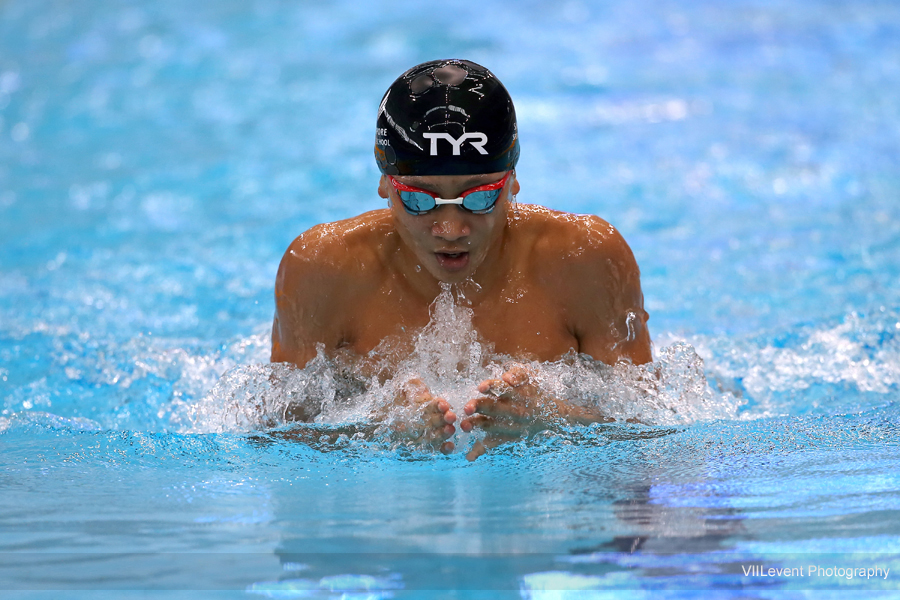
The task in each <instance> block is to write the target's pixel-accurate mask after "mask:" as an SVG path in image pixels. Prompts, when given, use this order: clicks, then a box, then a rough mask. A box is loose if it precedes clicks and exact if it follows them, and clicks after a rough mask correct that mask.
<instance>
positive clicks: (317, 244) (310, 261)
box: [279, 209, 395, 274]
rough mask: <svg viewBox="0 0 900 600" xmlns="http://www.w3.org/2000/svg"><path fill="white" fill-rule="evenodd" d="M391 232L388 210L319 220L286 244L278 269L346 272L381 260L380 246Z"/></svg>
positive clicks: (391, 226)
mask: <svg viewBox="0 0 900 600" xmlns="http://www.w3.org/2000/svg"><path fill="white" fill-rule="evenodd" d="M392 235H395V234H394V230H393V225H392V221H391V217H390V211H388V210H384V209H382V210H375V211H371V212H367V213H363V214H361V215H358V216H356V217H352V218H350V219H343V220H341V221H333V222H330V223H321V224H319V225H315V226H313V227H311V228H309V229H307V230H306V231H304V232H303V233H302V234H300V235H299V236H297V237H296V238H295V239H294V241H293V242H291V245H290V246H288V249H287V251H286V252H285V253H284V258H282V261H281V268H280V269H279V271H280V272H281V271H284V270H285V269H290V270H296V269H299V270H302V271H306V270H308V269H313V270H316V271H320V270H325V271H330V272H332V273H334V274H339V273H346V272H347V271H348V270H349V271H353V270H357V269H359V268H360V267H369V268H370V267H371V266H373V265H372V263H377V262H379V261H380V257H379V249H380V248H382V247H383V246H384V245H385V242H386V241H387V240H389V239H390V238H391V237H392Z"/></svg>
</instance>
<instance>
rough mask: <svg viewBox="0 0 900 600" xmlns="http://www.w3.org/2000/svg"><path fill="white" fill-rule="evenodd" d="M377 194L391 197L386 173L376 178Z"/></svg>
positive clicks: (389, 183)
mask: <svg viewBox="0 0 900 600" xmlns="http://www.w3.org/2000/svg"><path fill="white" fill-rule="evenodd" d="M378 195H379V196H381V197H382V198H390V197H391V182H390V181H388V178H387V175H382V176H381V179H379V180H378Z"/></svg>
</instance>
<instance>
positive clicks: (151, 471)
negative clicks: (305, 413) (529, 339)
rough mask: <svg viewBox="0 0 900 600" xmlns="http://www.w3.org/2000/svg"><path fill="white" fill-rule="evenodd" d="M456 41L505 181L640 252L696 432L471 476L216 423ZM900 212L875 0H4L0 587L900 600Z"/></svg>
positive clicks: (899, 79)
mask: <svg viewBox="0 0 900 600" xmlns="http://www.w3.org/2000/svg"><path fill="white" fill-rule="evenodd" d="M450 56H459V57H465V58H469V59H472V60H475V61H477V62H480V63H483V64H485V65H487V66H489V67H490V68H491V69H492V70H493V71H494V72H495V73H496V74H497V75H498V76H499V77H500V78H501V79H502V80H503V82H504V83H505V85H506V86H507V88H508V89H509V90H510V92H511V93H512V95H513V98H514V99H515V102H516V106H517V112H518V115H519V128H520V132H521V142H522V159H521V162H520V163H519V168H518V177H519V180H520V181H521V183H522V192H521V194H520V195H519V200H520V201H524V202H535V203H542V204H546V205H548V206H550V207H552V208H557V209H563V210H570V211H576V212H591V213H595V214H599V215H601V216H603V217H604V218H606V219H607V220H609V221H610V222H611V223H613V224H614V225H615V226H616V227H617V228H619V229H620V231H622V233H623V235H624V236H625V238H626V239H627V240H628V241H629V243H630V244H631V246H632V249H633V250H634V252H635V255H636V257H637V259H638V262H639V264H640V265H641V269H642V274H643V286H644V293H645V297H646V306H647V309H648V311H649V312H650V315H651V320H650V322H649V325H650V327H651V333H652V335H653V338H654V343H655V347H654V352H655V356H656V357H657V363H658V368H659V369H660V372H661V373H663V374H664V375H665V377H668V380H670V381H671V382H673V383H672V386H673V387H672V389H673V390H675V392H673V394H674V395H673V396H672V397H670V398H669V399H668V400H667V402H669V404H666V405H665V406H666V407H672V406H674V407H675V408H677V412H676V413H673V414H676V416H679V415H680V416H681V417H683V418H673V419H670V422H669V421H666V419H664V418H660V419H657V420H653V419H649V420H648V421H649V422H650V424H648V425H629V424H626V423H615V424H611V425H605V426H596V427H594V428H590V429H574V430H567V431H556V432H552V433H549V434H546V435H543V436H538V437H537V438H535V439H529V440H525V441H522V442H520V443H517V444H510V445H508V446H505V447H502V448H500V449H497V450H496V451H494V452H493V453H491V454H489V455H487V456H485V457H482V458H481V459H479V460H478V461H476V462H474V463H468V462H466V461H465V459H464V458H463V456H462V454H459V453H456V454H452V455H450V456H448V457H443V456H440V457H438V456H432V455H422V454H420V453H417V452H410V451H406V450H404V449H396V448H391V447H390V446H389V445H385V444H382V443H378V442H371V443H360V442H351V441H349V440H338V441H337V442H334V441H333V440H329V439H323V440H321V441H319V440H317V439H316V438H315V435H318V434H317V433H316V434H315V435H312V434H308V432H307V434H306V439H307V441H310V442H311V443H301V442H299V441H296V440H295V439H293V438H295V437H297V435H298V434H297V432H296V431H294V430H292V429H291V427H290V426H284V425H282V426H276V427H275V428H274V429H267V428H261V427H257V426H254V425H253V423H251V421H252V419H249V420H247V419H244V420H241V418H240V417H241V415H245V414H246V412H247V411H248V410H251V409H252V406H251V405H252V401H253V398H257V397H261V396H259V395H258V394H257V393H256V392H255V391H254V390H255V389H256V388H254V387H253V384H254V383H255V384H259V383H260V382H261V381H265V380H266V379H265V378H262V379H260V376H259V373H263V372H264V371H265V368H266V367H264V366H262V365H264V364H265V363H266V362H267V357H268V344H269V340H268V329H269V327H270V326H271V317H272V313H273V300H272V287H273V282H274V274H275V270H276V268H277V265H278V261H279V259H280V257H281V254H282V252H283V251H284V249H285V248H286V246H287V245H288V243H289V242H290V241H291V240H292V239H293V237H294V236H296V235H297V234H298V233H300V232H301V231H303V230H304V229H306V228H308V227H310V226H312V225H313V224H316V223H319V222H323V221H330V220H335V219H340V218H344V217H349V216H351V215H355V214H357V213H359V212H362V211H364V210H370V209H374V208H379V207H381V206H382V203H381V200H380V199H379V198H378V196H377V194H376V193H375V187H376V181H377V175H378V173H377V170H376V168H375V164H374V160H373V158H372V144H373V139H374V137H373V136H374V131H373V129H374V116H375V110H376V106H377V102H378V99H380V97H381V94H382V93H383V92H384V90H385V89H386V87H387V86H388V85H389V84H390V82H391V81H393V79H394V78H395V77H396V76H397V75H398V74H399V73H401V72H402V71H403V70H405V69H406V68H407V67H409V66H411V65H413V64H416V63H418V62H421V61H424V60H429V59H433V58H438V57H450ZM898 198H900V5H897V4H896V3H894V2H887V1H884V2H881V1H875V0H862V1H859V2H854V3H844V2H837V1H826V0H820V1H812V0H811V1H807V2H789V1H786V0H784V1H779V0H756V1H749V0H748V1H734V2H727V3H723V2H713V1H711V0H691V1H689V0H668V1H662V0H659V1H652V0H634V1H632V2H628V3H617V4H616V5H613V4H611V3H610V4H607V3H582V2H578V1H572V2H563V3H558V2H549V1H547V2H538V1H531V2H519V3H515V4H510V3H503V2H496V1H492V0H488V1H487V2H479V3H477V4H476V3H465V2H444V3H441V4H440V5H439V6H438V5H429V4H427V3H420V2H402V1H398V2H391V3H382V2H372V3H364V4H358V3H355V2H349V1H347V2H330V3H318V4H312V3H288V2H280V1H277V0H255V1H252V2H247V1H243V2H238V1H230V0H218V1H216V2H199V3H196V2H195V3H185V2H175V1H167V0H159V1H155V2H152V3H150V2H147V3H139V2H129V1H125V0H120V1H116V0H83V1H81V2H77V3H72V2H65V1H63V0H57V1H53V0H5V1H3V2H2V3H0V464H2V468H0V490H2V492H0V589H2V590H4V591H3V592H0V595H3V596H4V597H15V598H19V597H22V598H26V597H27V598H30V597H40V598H57V597H84V598H88V597H91V598H93V597H109V598H119V597H148V596H150V597H155V596H160V597H167V598H168V597H185V598H196V597H216V598H218V597H225V598H231V597H241V598H258V597H271V598H342V597H343V598H390V597H396V598H407V597H409V598H418V597H438V598H468V597H483V598H498V597H510V598H579V599H583V598H613V597H614V598H626V597H636V598H649V597H653V598H656V597H703V598H707V597H728V598H773V597H814V598H828V597H840V598H844V597H865V598H870V597H896V596H898V595H900V584H898V581H900V475H898V473H900V469H898V467H900V407H898V402H897V399H898V386H900V284H898V281H900V200H898ZM684 344H687V346H686V345H684ZM691 348H693V349H695V351H696V355H694V354H693V352H694V350H691ZM698 357H699V358H698ZM225 374H227V376H226V377H225V378H224V379H222V376H223V375H225ZM704 375H705V379H704ZM698 377H699V379H698ZM234 382H237V383H234ZM679 382H681V383H679ZM706 382H708V384H707V383H706ZM438 383H440V382H438ZM448 385H449V384H448ZM454 385H455V384H454ZM248 386H249V387H248ZM679 386H681V387H679ZM679 390H680V391H679ZM676 392H677V393H676ZM679 394H680V395H679ZM614 400H615V398H611V399H610V401H614ZM248 403H249V404H248ZM638 404H640V402H638ZM664 408H665V407H664ZM670 412H671V411H670ZM327 431H328V428H327V426H323V429H322V432H324V433H327ZM326 437H327V436H326ZM751 565H762V566H763V567H764V568H765V569H768V568H770V567H772V568H778V569H783V568H789V569H797V568H802V569H803V576H796V575H794V576H790V575H784V574H782V575H776V576H773V577H764V576H756V575H745V573H744V569H745V568H747V567H749V566H751ZM810 565H816V566H818V567H821V568H822V569H823V570H824V569H827V568H832V569H834V568H842V569H846V568H854V569H856V568H863V569H867V568H868V569H871V568H875V567H878V568H881V569H890V572H889V574H888V576H887V577H886V578H883V577H880V576H877V577H871V578H869V577H858V576H857V577H854V578H853V579H848V578H847V577H846V576H839V575H835V574H834V571H832V574H831V575H828V574H825V573H822V574H820V573H819V572H818V571H817V572H816V574H815V575H810V574H809V573H808V570H809V567H810ZM844 573H846V572H845V571H844ZM136 590H149V591H148V592H147V593H146V594H144V593H140V592H138V591H136Z"/></svg>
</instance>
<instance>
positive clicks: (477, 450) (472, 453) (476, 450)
mask: <svg viewBox="0 0 900 600" xmlns="http://www.w3.org/2000/svg"><path fill="white" fill-rule="evenodd" d="M485 452H487V448H485V447H484V444H482V443H481V442H480V441H479V442H475V444H474V445H473V446H472V449H471V450H469V452H468V453H466V460H468V461H469V462H471V461H473V460H475V459H476V458H478V457H479V456H481V455H482V454H484V453H485Z"/></svg>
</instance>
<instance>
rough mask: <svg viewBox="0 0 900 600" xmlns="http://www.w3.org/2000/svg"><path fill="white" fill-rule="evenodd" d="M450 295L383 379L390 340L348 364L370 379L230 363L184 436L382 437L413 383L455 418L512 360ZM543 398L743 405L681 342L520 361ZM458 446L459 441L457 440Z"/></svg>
mask: <svg viewBox="0 0 900 600" xmlns="http://www.w3.org/2000/svg"><path fill="white" fill-rule="evenodd" d="M465 304H466V301H465V296H464V294H462V293H461V292H460V290H459V289H456V288H453V287H451V286H446V287H444V289H443V290H442V292H441V294H440V295H439V296H438V297H437V299H436V300H435V302H434V304H433V305H432V307H431V320H430V322H429V323H428V325H427V326H426V327H425V328H423V329H422V331H420V332H419V333H418V335H417V336H416V337H415V340H414V347H413V350H412V352H411V353H410V354H409V355H408V356H407V357H405V358H403V359H402V360H400V362H399V364H398V365H396V366H395V368H393V369H392V376H391V377H389V378H383V377H380V376H379V375H382V376H383V374H384V372H385V370H386V369H387V367H386V366H385V364H384V361H386V360H387V359H386V358H385V357H387V356H389V355H390V351H391V349H392V348H391V343H392V342H391V341H387V342H385V343H383V344H382V345H380V346H379V347H378V348H376V349H375V350H373V352H372V353H371V354H370V355H369V356H368V357H362V360H359V358H360V357H357V362H359V363H366V364H367V365H368V366H369V367H370V368H371V365H372V364H375V365H376V368H375V371H376V372H377V373H379V375H370V376H363V375H362V369H360V368H358V367H357V366H355V365H354V361H353V360H352V359H349V360H348V359H347V357H339V358H337V359H330V358H328V357H326V356H325V353H324V348H323V347H320V348H319V352H318V355H317V356H316V358H315V359H314V360H312V361H311V362H310V363H309V365H307V367H306V368H304V369H297V368H294V367H290V366H288V365H251V366H247V367H238V368H236V369H234V370H232V371H230V372H229V373H228V374H226V376H224V377H223V378H222V379H220V380H219V382H218V384H217V385H216V386H215V387H214V388H213V390H212V391H211V392H210V393H209V394H208V395H207V396H206V397H205V398H204V399H203V400H202V401H201V402H200V403H199V404H198V405H197V406H196V407H195V408H194V410H193V413H192V423H191V430H193V431H252V430H260V429H264V428H267V427H273V426H278V425H282V424H284V423H286V422H288V421H290V420H292V419H295V420H302V421H305V422H308V423H314V424H317V425H338V424H347V423H373V422H374V421H378V420H379V419H380V420H381V422H382V427H381V428H377V429H376V430H375V431H376V433H382V434H387V433H388V432H389V431H390V430H391V429H392V428H393V427H395V426H396V425H398V424H400V423H404V422H411V421H414V420H416V419H418V418H419V415H418V414H417V413H416V411H417V410H420V409H417V408H416V407H415V406H412V405H405V404H402V403H399V404H398V402H397V398H398V396H400V395H401V394H402V393H403V389H404V386H406V385H407V384H408V382H409V381H410V380H414V379H419V380H421V381H422V382H423V383H424V384H425V385H426V386H427V387H428V389H429V390H430V391H431V393H432V394H433V395H434V396H435V397H441V398H444V399H445V400H447V402H448V403H449V404H450V406H451V408H452V410H454V412H456V413H457V414H459V415H461V414H462V413H463V407H464V406H465V404H466V403H467V402H468V401H470V400H471V399H473V398H476V397H478V396H479V395H480V394H479V393H478V390H477V387H478V385H479V383H481V382H482V381H484V380H485V379H490V378H496V377H499V376H500V375H501V374H502V373H503V372H504V371H505V370H506V369H507V368H508V367H509V365H510V363H511V362H514V361H513V360H512V359H511V358H510V357H509V356H503V355H498V354H496V353H494V352H493V348H492V346H491V345H490V344H488V343H486V342H485V341H484V340H482V339H480V337H479V335H478V332H477V330H476V329H475V327H474V326H473V324H472V317H473V311H472V309H471V308H469V307H467V306H465ZM519 363H520V364H523V365H525V366H526V368H528V369H529V370H530V371H531V372H532V374H533V380H534V381H535V382H536V383H537V385H538V386H539V388H540V389H541V390H542V391H543V393H545V394H547V395H549V396H551V397H554V398H558V399H561V400H565V401H568V402H570V403H573V404H576V405H579V406H583V407H588V408H594V409H599V410H600V411H601V412H602V413H603V414H605V415H608V416H610V417H613V418H616V419H617V420H623V421H624V420H632V421H638V422H641V423H645V424H649V425H673V424H686V423H692V422H695V421H700V420H710V419H723V418H725V419H728V418H735V416H736V414H737V411H738V409H739V408H740V406H741V404H742V400H740V399H738V398H736V397H735V396H734V395H731V394H729V393H722V392H719V391H716V390H714V389H713V388H712V387H711V386H710V385H709V383H708V382H707V379H706V377H705V375H704V364H703V360H702V359H701V358H700V357H699V356H698V355H697V353H696V352H695V351H694V349H693V348H692V347H691V346H690V345H688V344H685V343H676V344H673V345H672V346H669V347H666V348H664V349H662V350H661V351H660V352H659V356H658V357H657V360H656V361H655V362H653V363H651V364H649V365H640V366H637V365H631V364H625V363H622V364H619V365H616V366H609V365H605V364H603V363H600V362H598V361H595V360H593V359H591V358H590V357H588V356H586V355H577V354H575V353H574V352H573V353H571V354H569V355H567V356H565V357H563V358H562V359H560V360H558V361H554V362H536V361H530V362H522V361H519ZM457 435H458V438H457V441H461V442H463V443H464V442H465V441H466V436H464V435H462V434H457Z"/></svg>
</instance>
